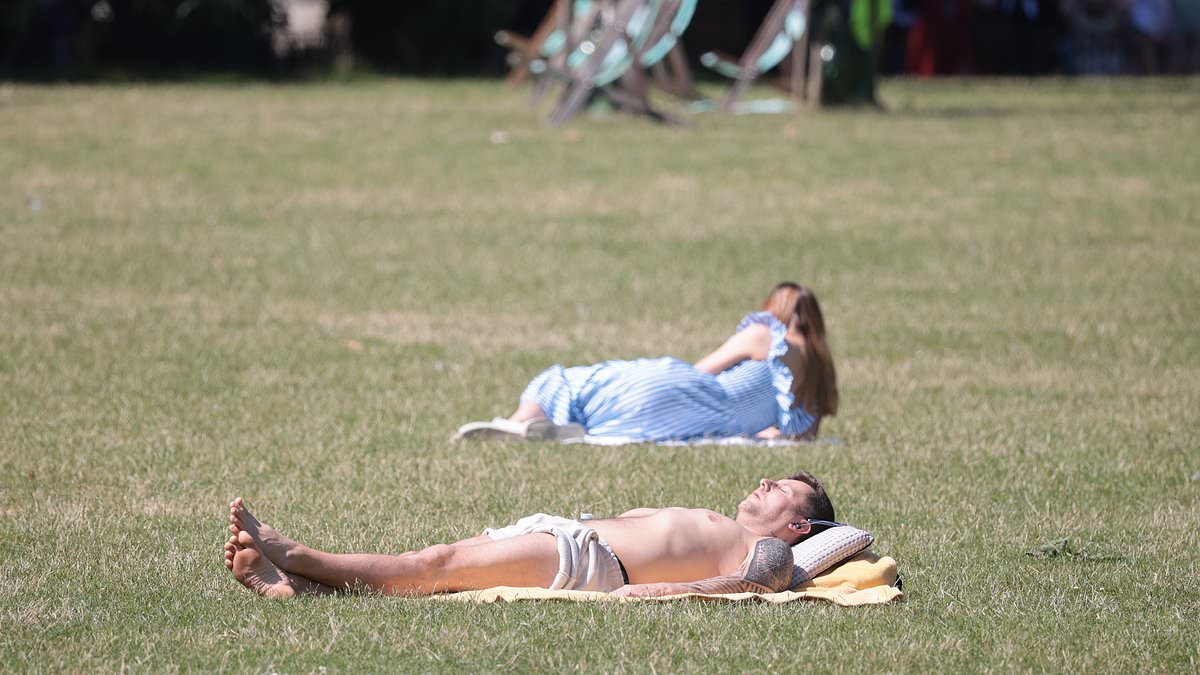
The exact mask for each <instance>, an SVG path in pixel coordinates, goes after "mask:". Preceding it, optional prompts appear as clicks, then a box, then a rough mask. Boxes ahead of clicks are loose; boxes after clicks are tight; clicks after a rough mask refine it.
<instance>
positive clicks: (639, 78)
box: [548, 0, 696, 126]
mask: <svg viewBox="0 0 1200 675" xmlns="http://www.w3.org/2000/svg"><path fill="white" fill-rule="evenodd" d="M610 7H611V10H612V11H611V14H610V19H611V20H610V21H609V22H608V24H607V25H605V26H604V27H603V28H602V29H601V30H600V31H598V32H597V34H596V35H595V37H594V38H593V39H592V40H589V41H588V42H587V44H581V48H584V49H582V52H584V53H585V55H584V56H583V57H580V56H579V54H580V52H579V51H577V52H576V53H575V54H573V58H572V57H569V58H568V64H567V65H568V68H567V70H566V72H565V73H564V74H565V75H566V76H567V77H568V78H569V80H570V82H569V84H568V85H567V87H566V89H565V91H564V92H563V96H562V99H561V100H560V102H559V104H558V106H557V107H556V108H555V109H554V111H553V112H552V113H551V114H550V117H549V120H548V122H549V124H550V125H551V126H558V125H561V124H564V123H566V122H567V121H568V120H570V119H571V118H572V117H574V116H575V115H576V114H577V113H578V112H579V110H580V109H581V108H582V107H583V105H584V104H585V103H586V102H587V100H588V99H589V98H590V97H591V95H592V94H593V93H594V92H596V91H601V92H603V93H604V94H605V95H606V96H608V97H609V99H610V100H612V101H613V102H614V103H616V104H617V105H618V106H619V107H621V108H622V109H624V110H626V111H628V112H631V113H636V114H644V115H648V116H650V117H652V118H654V119H656V120H659V121H663V122H677V120H674V119H672V118H670V117H668V116H666V115H664V114H662V113H660V112H658V111H656V110H655V109H654V108H652V107H651V106H650V103H649V99H648V97H647V93H646V89H647V86H646V85H647V77H646V69H647V68H653V67H654V66H655V65H657V64H659V63H661V62H662V61H663V60H664V59H666V58H667V57H668V56H669V55H670V54H672V53H676V54H681V52H678V51H677V49H676V48H677V47H678V46H679V38H680V36H681V35H682V34H683V31H684V30H686V29H687V26H688V24H689V23H690V22H691V18H692V16H693V14H694V12H695V8H696V0H615V2H614V3H613V4H612V5H611V6H610ZM684 65H685V66H686V64H684ZM688 84H690V76H689V78H688Z"/></svg>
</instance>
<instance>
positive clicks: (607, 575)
mask: <svg viewBox="0 0 1200 675" xmlns="http://www.w3.org/2000/svg"><path fill="white" fill-rule="evenodd" d="M543 532H544V533H547V534H552V535H554V538H555V540H556V541H557V542H558V574H556V575H555V576H554V583H552V584H550V590H558V589H564V590H569V591H602V592H605V593H607V592H609V591H614V590H616V589H618V588H620V587H621V586H624V585H625V584H627V583H629V582H628V580H627V579H626V575H625V569H624V568H623V567H622V566H621V561H620V560H619V559H618V558H617V554H615V553H613V550H612V548H610V547H609V545H608V544H607V543H605V541H604V540H603V539H601V538H600V535H599V534H597V533H596V531H595V530H593V529H592V528H590V527H588V526H586V525H584V524H583V523H580V522H579V521H576V520H569V519H567V518H560V517H558V516H550V515H546V514H545V513H535V514H534V515H532V516H528V517H526V518H522V519H520V520H518V521H517V522H515V523H513V524H512V525H509V526H508V527H501V528H496V529H494V528H490V527H489V528H488V529H486V530H484V531H483V533H484V534H486V535H487V536H489V537H491V538H492V540H494V541H499V540H501V539H510V538H512V537H518V536H520V535H522V534H540V533H543Z"/></svg>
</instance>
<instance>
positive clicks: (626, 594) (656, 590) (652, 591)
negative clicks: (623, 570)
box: [610, 582, 695, 598]
mask: <svg viewBox="0 0 1200 675" xmlns="http://www.w3.org/2000/svg"><path fill="white" fill-rule="evenodd" d="M680 593H695V591H693V590H692V589H690V588H687V587H685V586H682V585H680V584H668V583H665V582H662V583H657V584H626V585H624V586H622V587H620V588H618V589H616V590H615V591H612V592H611V593H610V594H611V595H615V596H617V597H619V598H657V597H658V596H660V595H679V594H680Z"/></svg>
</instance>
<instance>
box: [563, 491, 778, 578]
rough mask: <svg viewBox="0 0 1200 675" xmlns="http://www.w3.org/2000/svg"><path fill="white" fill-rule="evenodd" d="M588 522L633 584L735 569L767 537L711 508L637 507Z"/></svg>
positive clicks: (711, 574)
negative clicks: (755, 544)
mask: <svg viewBox="0 0 1200 675" xmlns="http://www.w3.org/2000/svg"><path fill="white" fill-rule="evenodd" d="M587 525H588V526H589V527H592V528H594V529H595V530H596V532H597V533H598V534H599V535H600V536H601V537H602V538H603V539H604V541H605V542H607V543H608V545H609V546H610V547H612V550H613V552H614V553H616V555H617V557H618V558H620V559H621V563H622V564H623V565H624V566H625V570H626V572H627V573H628V574H629V583H632V584H646V583H654V582H659V581H676V582H686V581H699V580H700V579H708V578H710V577H717V576H724V575H728V574H732V573H733V572H734V571H735V570H736V569H737V568H738V566H740V565H741V564H742V562H743V561H744V560H745V559H746V556H748V555H749V553H750V549H751V548H752V547H753V546H754V543H755V542H757V541H758V540H760V539H762V538H763V537H761V536H758V535H755V534H753V533H751V532H750V531H749V530H747V529H746V528H744V527H742V526H741V525H739V524H738V523H737V522H735V521H734V520H732V519H731V518H729V517H727V516H723V515H721V514H719V513H716V512H715V511H709V510H707V509H685V508H678V507H671V508H665V509H637V510H636V511H630V512H628V513H626V514H624V515H622V516H620V517H617V518H609V519H605V520H591V521H588V522H587Z"/></svg>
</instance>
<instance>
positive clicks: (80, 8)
mask: <svg viewBox="0 0 1200 675" xmlns="http://www.w3.org/2000/svg"><path fill="white" fill-rule="evenodd" d="M329 4H330V7H329V10H330V14H331V15H332V14H333V13H342V14H343V15H344V16H347V17H349V19H350V22H349V25H350V37H351V42H352V47H353V50H354V52H355V53H356V54H357V55H358V56H359V57H361V58H362V59H365V61H366V63H367V64H369V65H370V66H372V67H374V68H377V69H380V70H384V71H394V72H407V73H415V72H420V73H430V74H464V73H478V72H479V71H480V70H481V68H482V67H484V66H485V65H486V64H487V63H488V59H489V58H490V56H491V55H492V54H493V53H494V49H495V47H494V46H493V44H492V40H491V36H492V34H493V32H495V30H496V29H497V28H499V27H502V26H504V25H505V22H506V21H507V20H509V19H510V18H511V17H512V16H513V15H514V14H515V13H516V11H517V10H518V9H520V8H522V7H524V6H525V5H528V4H538V3H519V2H510V1H508V0H405V1H404V2H377V1H374V0H331V1H330V3H329ZM285 20H286V19H285V17H284V16H283V12H282V11H281V6H280V4H279V3H277V2H274V1H273V0H5V1H4V2H2V3H0V76H7V77H35V78H36V77H55V78H63V77H65V78H72V79H75V78H89V77H93V76H97V75H102V74H106V73H113V72H132V73H150V74H154V73H160V72H161V73H172V72H180V71H183V72H187V71H243V72H268V73H280V72H285V71H286V67H287V66H288V65H289V64H288V62H287V59H285V58H283V57H281V56H280V55H279V54H278V53H276V52H275V51H273V50H272V43H271V38H272V34H273V33H274V32H275V31H276V30H277V29H279V28H280V27H282V26H283V23H284V21H285Z"/></svg>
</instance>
